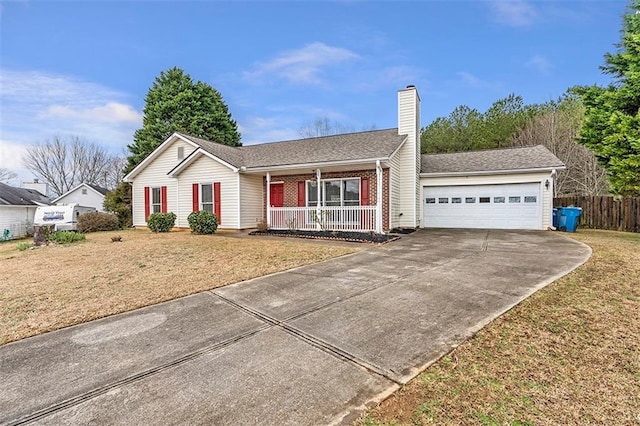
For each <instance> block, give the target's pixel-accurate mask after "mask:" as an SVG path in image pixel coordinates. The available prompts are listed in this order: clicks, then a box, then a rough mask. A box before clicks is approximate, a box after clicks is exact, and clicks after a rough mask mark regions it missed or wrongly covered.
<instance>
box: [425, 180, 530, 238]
mask: <svg viewBox="0 0 640 426" xmlns="http://www.w3.org/2000/svg"><path fill="white" fill-rule="evenodd" d="M422 202H423V207H424V209H423V210H424V222H423V224H424V226H425V227H428V228H493V229H540V228H541V223H542V222H541V221H542V209H541V202H542V200H541V199H540V183H539V182H535V183H519V184H504V185H467V186H461V185H460V186H439V187H436V186H434V187H429V186H425V187H424V188H423V200H422Z"/></svg>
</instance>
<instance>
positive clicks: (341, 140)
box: [124, 86, 564, 232]
mask: <svg viewBox="0 0 640 426" xmlns="http://www.w3.org/2000/svg"><path fill="white" fill-rule="evenodd" d="M562 168H564V164H562V162H561V161H560V160H558V159H557V158H556V157H555V156H554V155H553V154H551V152H549V151H548V150H547V149H546V148H544V147H542V146H537V147H532V148H531V147H528V148H512V149H507V150H493V151H479V152H467V153H459V154H440V155H421V154H420V97H419V95H418V92H417V90H416V88H415V87H414V86H408V87H407V88H406V89H402V90H399V91H398V128H394V129H388V130H374V131H366V132H358V133H349V134H343V135H335V136H326V137H320V138H309V139H301V140H293V141H284V142H272V143H264V144H258V145H249V146H242V147H230V146H226V145H221V144H217V143H214V142H210V141H206V140H202V139H199V138H195V137H192V136H188V135H184V134H181V133H174V134H173V135H171V136H170V137H169V138H168V139H167V140H165V141H164V142H163V143H162V144H161V145H160V146H158V147H157V148H156V149H155V150H154V151H153V152H152V153H151V154H149V156H147V157H146V158H145V159H144V160H143V161H142V162H141V163H140V164H139V165H138V166H137V167H136V168H134V169H133V170H132V171H131V172H130V173H129V174H128V175H127V176H125V178H124V179H125V181H127V182H131V184H132V198H133V200H132V202H133V224H134V226H145V225H146V220H147V217H148V216H149V214H151V213H154V212H174V213H175V214H176V215H177V222H176V226H178V227H188V222H187V216H188V215H189V214H190V213H191V212H192V211H198V210H209V211H212V212H214V213H215V214H216V215H217V216H218V221H219V226H220V227H221V228H228V229H245V228H254V227H256V226H257V225H258V223H259V222H262V221H265V222H266V224H267V225H268V226H269V227H270V228H273V229H310V230H313V229H332V230H354V231H363V232H367V231H375V232H386V231H389V230H391V229H394V228H417V227H480V228H507V229H509V228H514V229H515V228H520V229H547V228H548V227H550V226H551V210H552V194H553V177H554V175H555V170H558V169H562Z"/></svg>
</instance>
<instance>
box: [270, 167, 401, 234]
mask: <svg viewBox="0 0 640 426" xmlns="http://www.w3.org/2000/svg"><path fill="white" fill-rule="evenodd" d="M344 178H369V184H370V190H369V204H370V205H375V204H376V203H377V195H378V182H377V179H376V170H375V169H370V170H358V171H352V172H326V173H322V175H321V177H320V179H322V180H325V179H326V180H330V179H344ZM308 180H316V175H315V174H313V173H308V174H298V175H282V176H271V183H276V182H282V183H284V207H297V206H298V182H300V181H308ZM263 185H264V193H265V194H266V186H267V179H266V177H265V178H264V180H263ZM264 202H265V205H266V199H265V201H264ZM265 221H266V209H265ZM382 229H383V230H384V231H388V230H389V169H388V168H386V169H382Z"/></svg>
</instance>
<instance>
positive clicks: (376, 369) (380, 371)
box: [210, 280, 403, 385]
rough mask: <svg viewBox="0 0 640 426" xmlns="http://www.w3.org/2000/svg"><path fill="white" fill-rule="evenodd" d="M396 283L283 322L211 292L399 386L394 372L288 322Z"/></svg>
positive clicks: (317, 308)
mask: <svg viewBox="0 0 640 426" xmlns="http://www.w3.org/2000/svg"><path fill="white" fill-rule="evenodd" d="M395 281H397V280H394V281H391V282H388V283H386V284H378V285H375V286H372V287H367V288H366V289H363V290H361V291H359V292H357V293H356V294H352V295H349V296H348V297H345V298H342V299H339V300H334V301H331V302H328V303H325V304H323V305H320V306H315V307H313V308H311V309H308V310H306V311H304V312H302V313H299V314H296V315H293V316H291V317H287V318H285V319H283V320H279V319H276V318H273V317H271V316H269V315H267V314H265V313H262V312H260V311H258V310H255V309H253V308H251V307H248V306H245V305H243V304H241V303H238V302H236V301H234V300H232V299H229V298H227V297H225V296H222V295H221V294H218V293H216V292H215V290H210V293H212V294H213V295H215V296H218V297H219V298H220V299H221V300H223V301H224V302H226V303H229V304H230V305H231V306H233V307H235V308H237V309H240V310H242V311H244V312H246V313H249V314H251V315H253V316H255V317H256V318H258V319H259V320H261V321H264V322H266V323H267V324H269V325H272V326H275V327H279V328H281V329H282V330H283V331H285V332H286V333H287V334H289V335H292V336H293V337H295V338H297V339H298V340H301V341H303V342H305V343H307V344H310V345H311V346H313V347H315V348H317V349H320V350H322V351H323V352H326V353H328V354H330V355H332V356H334V357H336V358H338V359H340V360H342V361H347V362H350V363H352V364H355V365H356V366H358V367H360V368H364V369H365V370H366V371H368V372H369V373H372V374H376V375H378V376H381V377H384V378H385V379H387V380H390V381H392V382H393V383H395V384H397V385H401V384H403V382H402V381H401V379H400V378H399V375H397V374H396V373H395V372H394V371H388V370H385V369H384V368H382V367H380V366H377V365H375V364H372V363H370V362H367V361H365V360H364V359H362V358H360V357H358V356H356V355H354V354H351V353H349V352H348V351H345V350H343V349H341V348H339V347H338V346H336V345H333V344H331V343H329V342H327V341H325V340H323V339H320V338H318V337H316V336H313V335H312V334H310V333H307V332H305V331H303V330H301V329H299V328H297V327H295V326H293V325H291V324H289V323H288V321H292V320H295V319H297V318H300V317H303V316H305V315H308V314H310V313H313V312H317V311H319V310H322V309H323V308H326V307H328V306H331V305H334V304H336V303H340V302H343V301H345V300H348V299H351V298H353V297H356V296H359V295H362V294H366V293H369V292H371V291H373V290H376V289H378V288H380V287H383V286H385V285H390V284H392V283H393V282H395Z"/></svg>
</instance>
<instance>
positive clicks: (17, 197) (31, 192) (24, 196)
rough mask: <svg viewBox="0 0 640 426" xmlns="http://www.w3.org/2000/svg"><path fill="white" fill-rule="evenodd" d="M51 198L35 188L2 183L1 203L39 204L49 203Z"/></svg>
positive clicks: (0, 186)
mask: <svg viewBox="0 0 640 426" xmlns="http://www.w3.org/2000/svg"><path fill="white" fill-rule="evenodd" d="M50 202H51V200H49V199H48V198H47V197H45V196H44V195H42V194H41V193H40V192H38V191H36V190H35V189H26V188H16V187H14V186H9V185H7V184H4V183H0V205H5V206H37V205H39V204H49V203H50Z"/></svg>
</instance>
